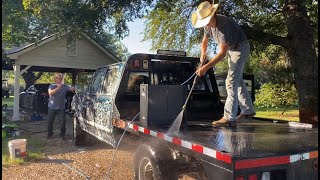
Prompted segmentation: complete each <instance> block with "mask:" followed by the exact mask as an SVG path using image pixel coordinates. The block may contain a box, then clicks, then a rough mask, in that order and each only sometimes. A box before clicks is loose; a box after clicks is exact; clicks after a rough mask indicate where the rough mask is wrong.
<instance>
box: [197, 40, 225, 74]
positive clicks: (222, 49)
mask: <svg viewBox="0 0 320 180" xmlns="http://www.w3.org/2000/svg"><path fill="white" fill-rule="evenodd" d="M228 49H229V45H228V44H226V43H222V44H221V45H220V51H219V53H218V54H216V55H215V56H214V57H213V58H212V59H211V61H209V62H208V63H207V64H205V65H203V66H202V67H201V68H199V69H198V70H197V71H196V73H197V75H198V76H203V75H204V74H205V73H206V72H207V70H208V69H209V68H211V67H213V66H215V65H216V64H217V63H218V62H219V61H221V60H222V59H223V58H224V57H225V56H226V54H227V50H228Z"/></svg>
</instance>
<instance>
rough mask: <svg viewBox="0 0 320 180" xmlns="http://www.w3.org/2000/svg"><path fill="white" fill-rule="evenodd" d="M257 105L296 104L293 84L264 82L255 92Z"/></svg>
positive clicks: (295, 92)
mask: <svg viewBox="0 0 320 180" xmlns="http://www.w3.org/2000/svg"><path fill="white" fill-rule="evenodd" d="M255 104H256V105H257V106H259V107H279V106H283V105H285V106H293V105H297V104H298V93H297V90H296V88H295V87H294V85H293V84H288V83H286V84H272V83H265V84H263V85H262V86H261V88H260V89H259V90H257V92H256V100H255Z"/></svg>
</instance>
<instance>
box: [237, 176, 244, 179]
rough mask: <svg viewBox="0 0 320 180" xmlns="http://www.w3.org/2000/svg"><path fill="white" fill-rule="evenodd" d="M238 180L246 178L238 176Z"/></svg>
mask: <svg viewBox="0 0 320 180" xmlns="http://www.w3.org/2000/svg"><path fill="white" fill-rule="evenodd" d="M236 180H244V177H243V176H238V177H237V178H236Z"/></svg>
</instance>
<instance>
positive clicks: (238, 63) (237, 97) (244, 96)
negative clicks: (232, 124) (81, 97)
mask: <svg viewBox="0 0 320 180" xmlns="http://www.w3.org/2000/svg"><path fill="white" fill-rule="evenodd" d="M249 52H250V45H249V44H248V43H245V44H243V45H241V46H239V47H238V48H237V49H236V50H234V51H230V50H229V52H228V53H229V54H228V55H229V58H228V65H229V70H228V75H227V78H226V90H227V99H226V103H225V106H224V118H226V119H228V120H229V121H235V120H236V116H237V112H238V106H240V110H241V114H252V113H255V111H254V108H253V104H252V99H251V97H250V95H249V93H248V90H247V87H246V85H245V83H244V81H243V69H244V65H245V63H246V62H247V61H248V58H249Z"/></svg>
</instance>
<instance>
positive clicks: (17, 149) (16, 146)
mask: <svg viewBox="0 0 320 180" xmlns="http://www.w3.org/2000/svg"><path fill="white" fill-rule="evenodd" d="M26 146H27V140H26V139H15V140H11V141H9V142H8V147H9V152H10V158H11V159H14V158H18V157H25V156H26V155H27V150H26Z"/></svg>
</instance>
